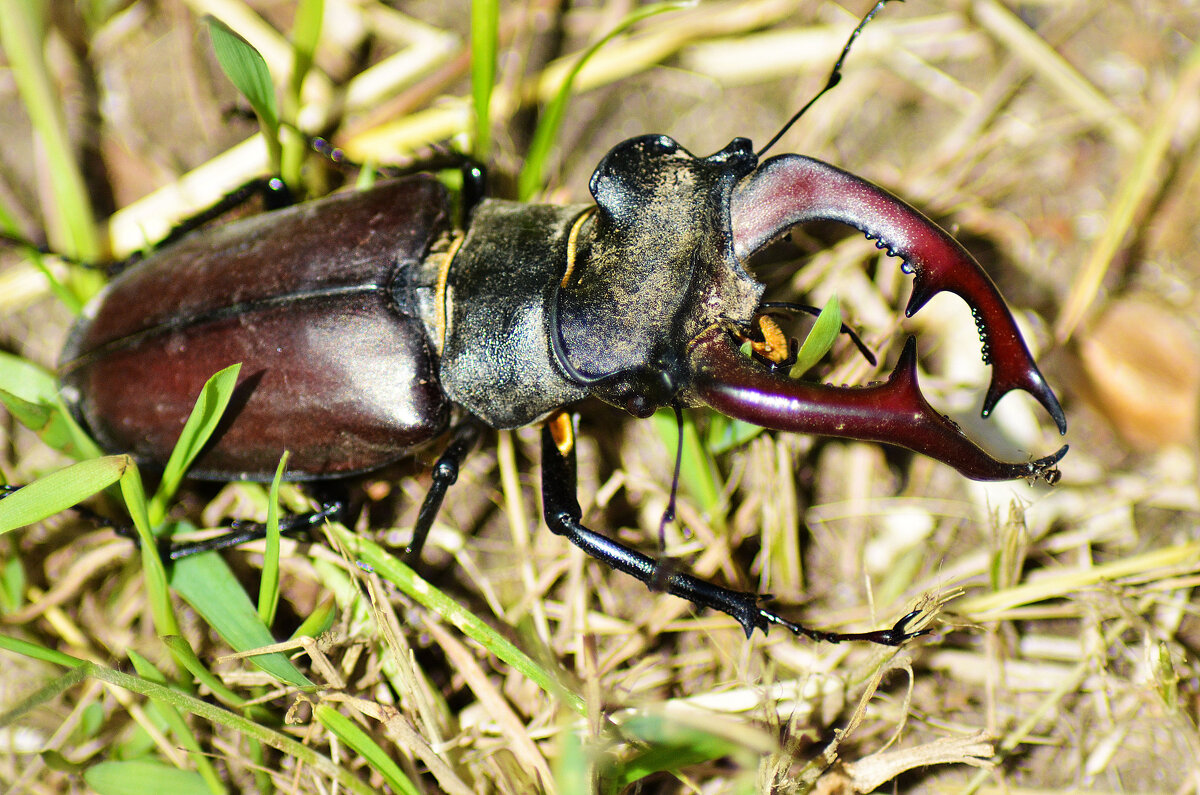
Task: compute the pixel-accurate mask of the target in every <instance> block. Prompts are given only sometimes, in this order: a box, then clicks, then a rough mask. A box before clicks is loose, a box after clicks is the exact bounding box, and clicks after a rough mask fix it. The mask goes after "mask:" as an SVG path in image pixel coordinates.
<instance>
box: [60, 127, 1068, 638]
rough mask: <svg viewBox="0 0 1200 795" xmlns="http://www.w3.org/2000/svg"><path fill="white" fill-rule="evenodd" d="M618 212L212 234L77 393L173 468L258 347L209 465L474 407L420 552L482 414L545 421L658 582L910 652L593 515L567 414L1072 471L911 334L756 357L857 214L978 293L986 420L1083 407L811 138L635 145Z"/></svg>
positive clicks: (79, 350)
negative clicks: (1005, 401) (178, 451)
mask: <svg viewBox="0 0 1200 795" xmlns="http://www.w3.org/2000/svg"><path fill="white" fill-rule="evenodd" d="M591 192H592V195H593V197H594V198H595V204H589V205H575V206H554V205H537V204H523V203H517V202H509V201H500V200H492V199H487V200H483V201H482V202H481V203H480V204H478V206H476V207H475V208H474V209H473V211H472V213H471V216H470V221H469V224H468V225H467V228H466V229H465V230H464V229H457V228H455V224H454V223H453V221H452V215H451V212H450V209H449V208H450V202H449V200H448V196H447V195H446V191H445V189H444V188H443V187H442V186H441V185H440V183H438V182H437V181H435V180H434V179H433V178H431V177H424V176H417V177H413V178H408V179H403V180H399V181H394V182H390V183H384V184H381V185H379V186H377V187H375V188H373V189H371V190H367V191H363V192H358V193H347V194H342V195H337V196H333V197H329V198H326V199H322V200H319V201H315V202H310V203H307V204H302V205H298V206H295V207H291V208H288V209H284V210H280V211H276V212H273V213H267V214H264V215H260V216H257V217H254V218H250V219H247V220H243V221H238V222H235V223H232V224H229V225H227V226H225V227H222V228H220V229H217V230H215V231H209V232H203V233H200V234H196V235H193V236H192V237H190V238H186V239H184V240H182V241H181V242H179V243H176V244H174V245H172V246H170V247H169V248H167V249H165V250H163V251H161V252H159V253H157V254H155V255H153V256H151V257H150V258H149V259H147V260H145V261H143V262H141V263H140V264H138V265H136V266H135V267H133V268H131V269H130V270H128V271H127V272H125V273H124V274H122V275H121V276H120V277H118V278H117V279H116V280H114V281H113V282H112V284H111V285H110V286H109V287H108V288H107V289H106V290H105V292H104V293H103V294H102V295H101V296H100V297H99V298H98V299H97V300H96V301H95V302H94V303H93V304H92V305H91V306H90V307H89V309H88V310H87V312H86V313H85V318H84V319H83V320H82V321H81V322H80V324H79V325H78V327H77V328H76V329H75V331H74V333H73V334H72V336H71V339H70V341H69V343H68V345H67V348H66V350H65V352H64V354H63V358H62V364H61V371H62V378H63V383H64V385H65V390H66V394H67V396H68V399H69V402H70V403H71V404H72V406H73V407H74V409H75V410H76V412H77V413H78V415H79V416H80V417H81V418H82V419H83V420H84V421H85V423H86V424H87V426H88V427H89V428H90V429H91V431H92V432H93V434H95V436H96V438H97V439H98V440H99V441H100V442H101V444H102V445H103V446H104V447H106V448H109V449H113V450H120V451H130V452H132V453H134V454H135V456H137V457H138V458H139V459H141V460H143V461H147V462H152V463H154V462H158V463H161V462H163V461H165V460H166V458H167V456H168V455H169V453H170V450H171V447H172V445H173V444H174V441H175V438H176V436H177V434H178V433H179V430H180V429H181V428H182V426H183V423H184V421H185V419H186V418H187V416H188V413H189V412H190V410H191V407H192V404H193V402H194V400H195V398H196V395H197V393H198V391H199V390H200V387H201V385H202V384H203V383H204V381H205V379H207V378H208V376H210V375H211V374H212V373H214V372H215V371H217V370H219V369H221V368H223V367H225V366H227V365H230V364H233V363H236V362H241V363H242V369H241V375H240V381H239V385H238V388H237V391H236V393H235V395H234V398H233V401H232V403H231V405H230V408H229V410H228V412H227V414H226V417H225V420H224V422H223V424H222V426H221V427H220V428H219V429H218V432H217V434H216V437H215V438H214V440H213V441H212V442H211V443H210V445H209V447H208V448H207V449H206V451H205V452H204V453H203V454H202V455H201V457H200V458H199V459H198V461H197V463H196V466H195V469H194V474H197V475H199V476H202V477H207V478H250V479H269V478H270V477H271V475H272V474H273V472H274V469H275V465H276V462H277V461H278V459H279V455H280V453H281V452H282V451H283V450H285V449H287V450H290V451H291V453H292V457H291V459H290V464H289V466H290V470H289V477H291V478H293V479H323V478H336V477H341V476H345V475H348V474H352V473H357V472H363V471H367V470H371V469H375V468H378V467H380V466H382V465H384V464H387V463H388V462H390V461H393V460H395V459H397V458H400V457H402V456H405V455H407V454H409V453H410V452H412V451H413V449H414V448H416V447H418V446H421V445H423V444H426V443H428V442H430V441H432V440H434V439H436V438H438V437H439V436H441V435H442V434H444V433H445V432H446V431H447V430H449V429H450V428H451V423H452V418H453V417H455V416H458V417H460V418H461V422H458V423H457V424H456V425H455V430H454V431H453V433H452V436H451V443H450V446H449V447H448V448H447V451H446V452H445V453H444V454H443V455H442V458H441V460H440V461H439V462H438V465H437V468H436V470H435V473H434V486H433V488H432V490H431V492H430V496H429V498H428V499H427V500H426V503H425V505H424V506H423V509H422V511H421V515H420V518H419V520H418V526H417V529H416V535H417V538H418V540H417V541H416V542H415V545H416V546H417V547H419V545H420V543H421V540H423V536H424V533H425V532H426V531H427V530H428V527H429V525H430V524H431V523H432V521H433V517H434V515H435V514H436V511H437V508H438V506H439V505H440V502H441V499H442V496H443V495H444V494H445V491H446V488H447V487H448V485H449V484H450V483H452V482H453V481H454V479H455V477H456V476H457V469H458V464H459V462H460V460H461V459H462V457H463V456H464V455H465V454H466V453H467V452H468V451H469V449H470V447H471V446H472V444H473V443H474V441H475V438H476V436H477V432H478V428H479V426H480V424H483V425H487V426H490V427H492V428H498V429H503V428H515V427H519V426H523V425H527V424H530V423H534V422H538V421H542V420H547V419H549V421H547V422H546V424H545V429H544V431H543V439H544V443H543V464H542V467H543V491H544V496H545V499H544V502H545V513H546V521H547V523H548V525H549V526H550V527H551V529H552V530H554V531H555V532H557V533H561V534H564V535H566V536H567V537H569V538H570V539H571V540H572V541H573V542H574V543H576V544H578V545H580V546H581V547H583V548H584V549H585V550H587V551H588V552H589V553H590V554H592V555H594V556H596V557H597V558H599V559H601V560H603V561H605V562H607V563H608V564H610V565H612V566H614V567H616V568H618V569H620V570H622V571H625V572H628V573H630V574H633V575H634V576H636V577H638V578H639V579H641V580H642V581H643V582H645V583H647V584H648V585H650V586H651V587H653V588H658V589H662V590H665V591H668V592H669V593H673V594H677V595H680V596H683V597H685V598H688V599H690V600H691V601H693V602H694V603H696V604H698V605H702V606H708V607H713V608H715V609H718V610H722V611H724V612H726V613H729V614H730V615H732V616H734V617H735V618H736V619H737V620H738V621H739V622H740V623H741V624H742V626H743V628H744V629H745V631H746V633H747V635H749V634H750V633H751V632H752V631H753V629H754V628H755V627H758V628H761V629H764V630H765V629H766V628H767V627H768V625H769V624H771V623H777V624H781V625H784V626H787V627H788V628H789V629H792V630H793V631H795V632H800V633H804V634H808V635H811V636H813V637H818V638H823V639H827V640H844V639H851V638H853V639H858V638H863V639H868V640H874V641H877V642H883V643H899V642H901V641H903V640H904V639H906V638H908V637H911V636H912V635H913V634H916V633H913V632H909V631H907V630H906V624H907V622H908V621H909V620H910V619H911V616H906V617H905V618H904V619H901V621H900V622H898V623H897V624H896V626H895V627H893V628H892V629H891V630H886V631H882V632H875V633H864V634H834V633H823V632H819V631H816V630H810V629H808V628H806V627H803V626H800V625H798V624H793V623H791V622H789V621H786V620H785V619H783V618H781V617H779V616H778V615H777V614H775V613H773V612H771V611H768V610H766V609H764V608H762V607H761V606H760V605H759V604H758V601H759V598H758V596H757V595H756V594H753V593H746V592H740V591H732V590H728V589H725V588H721V587H718V586H715V585H712V584H710V583H706V582H703V581H701V580H698V579H696V578H694V577H691V576H690V575H687V574H684V573H680V572H677V571H675V570H674V569H673V568H672V567H670V566H663V565H661V564H660V563H659V562H658V561H657V560H655V559H654V558H651V557H649V556H646V555H643V554H642V553H639V552H636V551H634V550H631V549H629V548H628V547H625V546H624V545H622V544H619V543H617V542H615V541H612V540H609V539H607V538H605V537H604V536H602V535H599V534H597V533H595V532H593V531H591V530H589V529H588V528H586V527H584V526H583V525H582V524H581V523H580V519H581V514H580V510H579V505H578V503H577V501H576V499H575V494H574V493H575V463H574V439H573V435H572V429H571V426H570V423H569V422H564V421H563V419H564V418H563V415H562V414H561V412H562V410H563V409H564V408H565V407H568V406H570V405H571V404H573V403H575V402H577V401H580V400H582V399H584V398H587V397H596V398H599V399H601V400H603V401H605V402H607V403H609V404H612V405H614V406H617V407H619V408H622V409H625V410H626V411H628V412H629V413H631V414H633V415H634V416H637V417H646V416H648V415H649V414H651V413H652V412H653V411H655V410H656V409H658V408H661V407H664V406H672V407H691V406H710V407H712V408H714V409H716V410H717V411H720V412H722V413H724V414H727V415H729V416H731V417H735V418H739V419H742V420H746V421H749V422H752V423H755V424H758V425H761V426H764V427H768V428H773V429H776V430H782V431H794V432H800V433H810V434H820V435H827V436H838V437H844V438H851V439H862V440H873V441H878V442H884V443H887V444H893V445H899V446H901V447H905V448H908V449H910V450H913V451H916V452H918V453H921V454H923V455H927V456H929V457H931V458H935V459H937V460H939V461H942V462H945V463H947V464H949V465H950V466H952V467H954V468H956V469H957V470H958V471H960V472H961V473H962V474H963V475H965V476H967V477H969V478H974V479H978V480H1003V479H1015V478H1042V479H1045V480H1048V481H1051V482H1053V481H1054V480H1055V479H1056V478H1057V475H1058V472H1057V469H1056V468H1055V465H1056V463H1057V462H1058V461H1059V459H1061V458H1062V456H1063V455H1064V453H1065V452H1066V447H1063V448H1062V449H1060V450H1059V451H1058V452H1056V453H1054V454H1053V455H1050V456H1047V457H1045V458H1041V459H1037V460H1034V461H1022V462H1012V463H1007V462H1003V461H999V460H997V459H995V458H993V457H992V456H990V455H988V454H987V453H985V452H984V451H983V450H981V449H980V448H979V447H978V446H977V445H975V444H974V443H973V442H972V441H971V440H970V439H968V438H967V437H966V436H965V435H964V434H963V433H962V432H961V430H960V429H959V427H958V426H957V425H956V424H955V423H954V422H953V421H951V420H949V419H947V418H946V417H944V416H942V415H941V414H940V413H938V412H937V411H936V410H934V409H933V408H932V407H931V406H930V405H929V404H928V403H927V402H926V400H925V399H924V397H923V396H922V395H921V393H920V391H919V389H918V387H917V383H916V365H915V343H914V342H913V341H912V340H911V339H910V340H909V341H908V344H907V345H906V346H905V348H904V352H903V353H902V355H901V357H900V361H899V363H898V364H897V366H896V369H895V371H894V372H893V373H892V375H891V376H890V377H889V378H888V380H887V381H886V382H884V383H881V384H878V385H874V386H867V387H834V386H827V385H821V384H814V383H807V382H802V381H796V380H792V379H790V378H788V377H787V376H786V375H784V374H782V373H780V372H778V371H777V370H776V369H773V368H771V367H768V366H767V365H766V364H764V363H762V362H760V361H758V360H757V359H755V358H753V357H748V356H746V355H743V354H742V353H741V352H739V350H738V348H739V345H740V343H741V342H742V341H743V340H744V339H745V338H747V337H748V336H749V334H750V329H751V327H752V324H753V322H754V321H755V319H756V317H757V316H758V314H759V312H760V309H761V307H762V294H763V289H764V288H763V285H762V284H760V283H759V282H757V281H756V280H755V279H754V278H753V277H752V276H751V275H750V274H749V273H748V272H747V271H746V269H745V267H744V263H745V262H746V261H747V259H748V258H749V257H750V255H751V254H753V253H754V252H756V251H757V250H759V249H761V248H762V247H764V246H765V245H767V244H768V243H770V242H771V241H773V240H775V239H777V238H779V237H780V236H782V235H784V234H785V233H786V232H787V231H788V229H789V228H791V227H792V226H793V225H795V224H798V223H803V222H805V221H810V220H815V219H831V220H835V221H841V222H843V223H846V224H849V225H851V226H853V227H856V228H857V229H859V230H861V231H862V232H863V233H865V234H866V235H867V236H868V237H869V238H872V239H874V240H876V241H877V244H878V245H879V246H880V247H881V248H884V249H886V250H887V252H888V253H889V254H892V255H894V256H896V257H898V258H900V259H902V260H903V262H904V268H905V270H906V271H908V272H911V273H912V275H913V278H914V284H913V292H912V297H911V299H910V301H909V304H908V307H907V309H906V312H907V314H909V315H911V314H913V313H914V312H916V311H917V310H918V309H920V307H921V306H922V305H923V304H924V303H925V302H926V301H927V300H928V299H929V298H930V297H932V296H933V295H934V294H936V293H938V292H941V291H946V290H948V291H951V292H954V293H957V294H958V295H959V296H961V297H962V298H963V300H965V301H966V302H967V304H968V305H969V306H970V307H971V310H972V312H973V314H974V316H975V318H976V321H977V324H978V327H979V331H980V335H981V338H982V341H983V349H984V358H985V361H987V362H989V363H990V364H991V365H992V381H991V386H990V388H989V390H988V393H987V396H986V398H985V400H984V406H983V412H984V414H985V416H986V415H987V414H988V413H989V412H990V411H991V410H992V408H993V407H994V406H995V404H996V402H997V401H998V400H999V399H1000V398H1001V397H1002V396H1003V395H1005V394H1006V393H1008V392H1009V391H1011V390H1014V389H1020V390H1024V391H1026V392H1028V393H1030V394H1031V395H1033V397H1034V398H1035V399H1037V400H1038V401H1039V402H1040V403H1041V404H1042V406H1043V407H1045V409H1046V410H1047V412H1049V414H1050V416H1051V417H1052V418H1053V419H1054V421H1055V423H1056V425H1057V426H1058V428H1059V430H1060V432H1065V429H1066V420H1065V417H1064V415H1063V411H1062V409H1061V407H1060V406H1059V403H1058V400H1057V399H1056V398H1055V396H1054V393H1053V392H1052V391H1051V389H1050V388H1049V387H1048V386H1047V384H1046V382H1045V380H1044V379H1043V378H1042V375H1041V373H1040V372H1039V371H1038V368H1037V366H1036V364H1035V363H1034V361H1033V358H1032V356H1031V355H1030V353H1029V350H1028V348H1027V346H1026V344H1025V342H1024V340H1023V339H1022V337H1021V335H1020V333H1019V331H1018V330H1017V327H1016V324H1015V323H1014V321H1013V317H1012V315H1011V313H1010V312H1009V310H1008V308H1007V306H1006V305H1005V303H1004V300H1003V299H1002V298H1001V296H1000V294H999V292H998V291H997V289H996V287H995V285H994V284H993V282H992V281H991V279H990V278H989V277H988V276H987V274H986V273H985V272H984V271H983V270H982V269H981V268H980V266H979V265H978V264H977V263H976V262H975V260H974V259H972V258H971V256H970V254H968V253H967V252H966V251H965V250H964V249H963V248H962V246H960V245H959V244H958V243H957V242H956V241H955V240H954V239H953V238H951V237H950V236H949V235H948V234H947V233H945V232H944V231H943V230H942V229H940V228H939V227H938V226H937V225H935V224H934V223H933V222H931V221H930V220H928V219H927V218H925V217H924V216H923V215H921V214H920V213H919V212H918V211H916V210H915V209H913V208H912V207H910V206H909V205H907V204H905V203H904V202H903V201H901V200H900V199H898V198H896V197H895V196H893V195H891V194H890V193H887V192H886V191H884V190H882V189H881V188H878V187H876V186H874V185H872V184H870V183H868V182H866V181H864V180H862V179H859V178H858V177H855V176H853V175H851V174H848V173H846V172H844V171H841V170H839V169H837V168H835V167H833V166H831V165H828V164H826V163H823V162H821V161H818V160H814V159H811V158H808V157H802V156H799V155H781V156H777V157H773V158H770V159H768V160H766V161H764V162H761V163H760V162H759V158H758V156H757V155H755V153H754V151H753V149H752V148H751V146H750V142H749V141H747V140H746V139H741V138H739V139H735V140H734V141H732V142H731V143H730V144H729V145H728V146H727V147H725V148H724V149H723V150H721V151H720V152H717V153H715V154H713V155H710V156H708V157H703V158H698V157H695V156H693V155H692V154H690V153H689V152H687V151H686V150H684V149H683V148H682V147H680V146H679V145H678V144H677V143H676V142H675V141H673V140H671V139H670V138H668V137H666V136H661V135H646V136H641V137H638V138H633V139H630V140H628V141H625V142H623V143H621V144H619V145H617V146H616V147H615V148H614V149H613V150H612V151H611V152H610V153H609V154H608V155H607V156H606V157H605V158H604V159H603V160H602V161H601V163H600V164H599V166H598V167H597V169H596V171H595V173H594V175H593V176H592V180H591Z"/></svg>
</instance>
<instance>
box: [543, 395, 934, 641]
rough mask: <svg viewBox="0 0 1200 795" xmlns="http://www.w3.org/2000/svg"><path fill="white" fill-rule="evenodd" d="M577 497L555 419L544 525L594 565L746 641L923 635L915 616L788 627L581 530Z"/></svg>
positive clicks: (563, 433) (565, 423) (548, 441)
mask: <svg viewBox="0 0 1200 795" xmlns="http://www.w3.org/2000/svg"><path fill="white" fill-rule="evenodd" d="M575 491H576V477H575V433H574V429H573V428H572V427H571V419H570V417H568V416H567V415H566V414H563V413H559V414H556V415H555V416H554V417H552V418H551V419H550V420H548V421H547V422H546V424H545V425H544V426H543V427H542V506H543V510H544V512H545V517H546V524H547V525H548V526H549V527H550V529H551V530H552V531H554V533H556V534H557V535H561V536H566V538H567V540H568V541H570V542H571V543H572V544H574V545H575V546H577V547H579V548H580V549H582V550H583V551H584V552H586V553H587V554H588V555H590V556H592V557H593V558H595V559H596V560H599V561H600V562H602V563H604V564H606V565H608V566H611V567H612V568H614V569H616V570H617V571H621V572H624V573H625V574H629V575H631V576H633V577H636V578H637V579H638V580H640V581H642V582H643V583H645V584H646V587H647V588H650V589H651V590H662V591H666V592H667V593H669V594H671V595H672V596H678V597H680V598H682V599H686V600H688V601H689V602H691V603H692V604H694V605H696V606H697V607H709V608H712V609H713V610H719V611H721V612H722V613H727V614H729V615H730V616H733V618H734V619H736V620H737V622H738V623H739V624H741V625H742V629H743V630H744V631H745V633H746V637H747V638H748V637H750V635H751V634H752V633H753V632H754V630H755V629H761V630H762V631H763V634H766V632H767V630H768V629H769V628H770V626H771V625H772V624H776V625H778V626H781V627H784V628H785V629H788V630H790V631H791V632H793V633H795V634H796V635H804V636H807V637H809V638H812V639H813V640H821V641H827V642H829V643H840V642H841V641H852V640H861V641H867V642H870V643H878V644H881V645H884V646H899V645H900V644H902V643H904V642H905V641H907V640H909V639H910V638H915V637H917V636H919V635H922V634H925V630H921V631H909V630H908V628H907V627H908V625H909V624H910V623H912V622H913V621H914V620H915V619H916V618H917V616H918V613H909V614H908V615H906V616H904V617H903V618H901V619H900V620H899V621H898V622H896V624H895V626H893V627H892V628H891V629H885V630H878V631H874V632H854V633H842V632H825V631H823V630H819V629H810V628H809V627H806V626H803V625H802V624H797V623H795V622H793V621H788V620H787V619H785V618H783V617H782V616H779V615H777V614H776V613H772V612H771V611H769V610H765V609H763V608H762V607H759V604H758V603H759V601H761V600H762V599H763V597H762V596H760V595H759V594H757V593H753V592H750V591H734V590H731V589H729V588H722V587H721V586H719V585H714V584H712V583H710V582H705V581H704V580H701V579H700V578H698V577H694V576H692V575H690V574H686V573H683V572H679V571H677V570H676V569H675V568H674V567H673V566H671V565H670V564H665V563H662V562H660V561H658V560H655V559H654V558H652V557H650V556H649V555H645V554H643V553H641V552H638V551H637V550H635V549H630V548H629V547H627V546H625V545H624V544H622V543H621V542H619V541H614V540H613V539H611V538H607V537H605V536H602V535H600V534H599V533H597V532H596V531H594V530H591V529H589V528H587V527H584V526H583V524H582V523H581V521H580V520H581V519H582V517H583V512H582V511H581V510H580V508H579V500H578V499H577V498H576V497H575Z"/></svg>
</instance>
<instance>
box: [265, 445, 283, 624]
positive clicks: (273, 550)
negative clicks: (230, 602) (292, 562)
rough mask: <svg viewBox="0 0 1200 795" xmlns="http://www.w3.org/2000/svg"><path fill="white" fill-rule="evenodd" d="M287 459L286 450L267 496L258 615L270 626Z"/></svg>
mask: <svg viewBox="0 0 1200 795" xmlns="http://www.w3.org/2000/svg"><path fill="white" fill-rule="evenodd" d="M287 460H288V454H287V451H286V450H285V451H284V452H283V455H282V456H281V457H280V459H279V466H278V467H276V469H275V478H274V479H273V480H272V481H271V492H270V494H269V495H268V497H267V537H266V550H265V551H264V552H263V567H262V579H261V580H260V581H259V584H258V617H259V618H261V619H262V622H263V624H265V625H266V626H268V627H270V626H271V625H273V624H274V623H275V610H276V609H277V608H278V607H279V482H280V481H281V480H283V473H284V472H286V471H287Z"/></svg>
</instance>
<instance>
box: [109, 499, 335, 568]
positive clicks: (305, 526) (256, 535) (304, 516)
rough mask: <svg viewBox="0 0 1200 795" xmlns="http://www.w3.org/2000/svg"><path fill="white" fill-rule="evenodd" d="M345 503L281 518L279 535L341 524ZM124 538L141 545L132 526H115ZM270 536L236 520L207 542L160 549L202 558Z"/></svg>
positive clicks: (262, 527) (175, 556) (176, 556)
mask: <svg viewBox="0 0 1200 795" xmlns="http://www.w3.org/2000/svg"><path fill="white" fill-rule="evenodd" d="M345 508H346V501H345V500H329V501H324V500H323V501H322V502H321V509H320V510H317V511H312V512H310V513H296V514H288V515H285V516H281V517H279V534H280V535H283V536H287V535H292V534H295V533H302V532H304V531H306V530H310V529H312V528H314V527H320V526H321V525H322V524H324V523H325V520H326V519H333V520H334V521H340V519H341V517H340V515H341V514H342V513H343V512H344V511H345ZM113 529H114V530H116V531H117V532H118V533H119V534H120V535H123V536H126V537H127V538H129V539H130V540H131V541H133V543H134V545H135V546H137V545H138V544H140V540H139V537H138V535H137V532H136V531H135V530H134V529H133V528H131V527H114V528H113ZM266 537H267V525H266V523H264V522H243V521H240V520H239V521H235V522H233V523H232V524H231V526H230V528H229V530H228V531H226V532H225V533H222V534H221V535H219V536H213V537H212V538H208V539H205V540H204V541H189V542H180V543H176V542H171V543H169V544H167V545H166V548H165V550H160V552H162V553H163V555H162V556H163V557H164V558H168V559H170V560H181V559H182V558H190V557H191V556H193V555H199V554H201V553H203V552H217V551H219V550H222V549H230V548H232V547H236V546H240V545H242V544H248V543H250V542H251V541H260V540H262V539H264V538H266Z"/></svg>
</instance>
